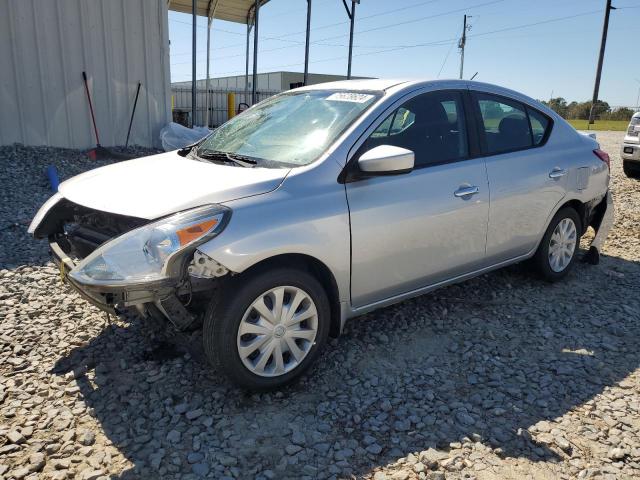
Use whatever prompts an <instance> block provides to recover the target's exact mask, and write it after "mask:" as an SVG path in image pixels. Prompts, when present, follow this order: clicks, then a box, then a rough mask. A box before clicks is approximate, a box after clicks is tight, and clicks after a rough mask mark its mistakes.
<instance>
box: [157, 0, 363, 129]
mask: <svg viewBox="0 0 640 480" xmlns="http://www.w3.org/2000/svg"><path fill="white" fill-rule="evenodd" d="M302 1H304V0H302ZM268 2H269V0H167V3H168V8H169V10H173V11H176V12H182V13H191V15H192V36H193V39H192V47H191V48H192V54H191V63H192V66H191V75H192V78H191V111H192V112H193V114H192V115H191V118H192V120H191V122H192V123H193V119H194V118H195V111H196V19H197V17H198V16H202V17H207V19H208V21H207V67H206V68H207V73H206V75H207V82H206V89H207V96H206V98H207V112H208V111H209V63H210V60H209V57H210V48H211V24H212V23H213V20H214V19H218V20H226V21H229V22H235V23H242V24H245V25H247V48H246V60H245V88H247V85H248V84H249V82H248V81H249V38H250V36H251V30H252V29H253V79H252V82H251V103H252V104H253V103H255V102H256V88H257V86H256V84H257V79H258V38H259V37H258V26H259V18H260V15H259V14H260V8H261V7H262V6H264V5H265V4H266V3H268ZM306 2H307V25H306V37H305V38H306V40H305V54H304V83H305V85H306V83H307V77H308V74H309V38H310V31H311V2H312V0H306ZM347 2H349V3H351V9H349V8H348V6H347ZM342 3H343V4H344V7H345V9H346V11H347V16H348V17H349V19H350V24H351V25H350V31H349V57H348V58H349V60H348V66H347V78H351V54H352V51H353V29H354V23H355V7H356V3H360V0H342Z"/></svg>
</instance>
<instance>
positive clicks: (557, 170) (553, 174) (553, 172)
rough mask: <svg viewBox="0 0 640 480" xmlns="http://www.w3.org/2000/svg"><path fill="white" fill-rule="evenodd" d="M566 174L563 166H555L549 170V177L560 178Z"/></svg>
mask: <svg viewBox="0 0 640 480" xmlns="http://www.w3.org/2000/svg"><path fill="white" fill-rule="evenodd" d="M566 174H567V170H566V169H564V168H559V167H556V168H554V169H553V170H551V171H550V172H549V178H560V177H564V176H565V175H566Z"/></svg>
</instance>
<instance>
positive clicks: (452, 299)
mask: <svg viewBox="0 0 640 480" xmlns="http://www.w3.org/2000/svg"><path fill="white" fill-rule="evenodd" d="M523 270H524V269H523V267H518V266H516V267H512V268H508V269H506V270H502V271H498V272H495V273H493V274H489V275H485V276H482V277H480V278H478V279H475V280H472V281H469V282H466V283H463V284H460V285H456V286H452V287H448V288H445V289H442V290H439V291H438V292H435V293H434V294H431V295H427V296H424V297H420V298H418V299H415V300H412V301H407V302H404V303H402V304H399V305H396V306H394V307H390V308H387V309H384V310H381V311H378V312H375V313H373V314H369V315H367V316H366V317H365V318H363V319H361V320H356V321H353V322H351V323H350V324H349V325H348V327H347V331H346V332H345V335H344V336H343V337H341V339H340V340H339V342H338V344H337V345H336V344H335V342H334V344H332V345H329V346H328V348H327V350H326V352H325V353H324V355H323V356H322V358H321V359H320V361H319V364H318V366H317V367H316V368H315V369H313V370H312V372H311V373H310V374H308V375H306V376H305V378H303V379H302V381H301V382H299V383H298V384H296V385H294V386H292V387H290V388H287V389H285V390H283V391H281V392H275V393H270V394H259V395H258V394H256V395H248V394H246V393H243V392H241V391H239V390H237V389H235V388H234V387H232V386H230V385H229V384H228V382H227V381H226V380H224V379H223V378H220V377H218V375H217V374H216V373H215V372H212V371H211V370H210V369H209V367H208V366H207V365H204V364H203V363H200V362H195V361H193V360H190V359H188V358H184V357H176V355H173V354H171V355H167V356H162V355H160V356H156V357H153V355H152V356H149V354H148V353H147V352H146V351H148V350H151V348H152V347H153V346H154V345H155V344H152V343H149V339H148V331H147V329H146V327H145V326H144V325H142V323H141V322H136V321H134V322H132V323H131V324H130V325H129V326H127V327H126V328H120V327H110V328H107V329H105V330H104V331H103V332H102V333H101V334H100V335H99V336H98V337H97V338H95V339H94V340H93V341H92V342H91V343H90V344H89V345H87V346H84V347H81V348H78V349H76V350H75V351H73V353H72V354H71V355H70V356H68V357H66V358H62V359H60V360H59V361H58V362H57V364H56V370H55V371H56V372H57V373H63V372H68V371H71V370H74V369H75V370H76V371H77V372H78V373H79V377H78V379H77V382H78V385H79V386H80V390H81V394H82V396H83V397H84V400H85V402H86V403H87V404H88V405H89V406H90V407H92V408H93V409H94V411H95V416H96V418H97V419H98V420H99V421H100V422H101V424H102V428H103V430H104V433H105V434H106V435H107V437H108V438H109V439H110V440H111V441H112V442H113V443H114V444H115V445H116V446H117V448H119V450H120V451H121V452H122V454H123V455H124V456H126V457H127V458H128V459H129V460H130V461H131V462H133V463H134V465H135V466H134V468H133V469H131V470H129V471H127V472H125V473H123V474H122V476H121V478H140V477H142V478H150V476H151V477H153V476H154V475H160V476H162V477H163V478H168V477H175V478H177V477H183V476H184V474H187V473H191V472H192V471H193V472H195V473H197V474H207V473H208V475H209V476H210V477H211V476H212V477H215V478H219V477H220V476H222V475H224V474H227V475H229V474H230V475H233V476H235V477H236V478H254V477H255V478H267V477H269V476H270V475H271V474H273V475H274V477H273V478H300V477H302V476H308V477H310V478H316V477H322V478H326V477H330V476H332V475H334V476H338V477H340V478H343V477H346V476H348V475H349V474H353V475H356V476H359V475H364V474H367V473H368V472H370V471H371V470H372V469H373V468H375V467H376V466H381V465H386V464H387V463H389V462H392V461H395V460H397V459H398V458H399V457H402V456H406V455H407V454H409V453H410V452H420V451H424V450H427V449H429V448H435V449H440V450H448V449H449V448H450V444H451V443H452V442H459V441H461V440H463V439H464V438H465V437H468V438H471V439H472V440H473V441H481V442H482V443H484V444H485V445H488V446H490V447H492V448H494V449H498V450H497V453H499V454H501V455H503V456H510V457H526V458H528V459H531V460H533V461H540V460H546V461H549V460H551V461H553V460H555V459H559V458H561V457H563V456H565V455H566V454H570V453H571V450H572V449H573V448H576V446H575V445H573V444H571V443H570V442H569V441H567V439H566V438H564V437H563V435H564V433H563V432H564V430H563V431H559V430H558V431H554V430H553V427H549V426H544V425H545V424H540V423H539V422H541V421H543V420H553V419H555V418H557V417H560V416H563V415H565V414H567V413H568V412H570V411H571V410H572V409H574V408H575V407H577V406H579V405H581V404H583V403H584V402H586V401H588V400H590V399H592V398H593V397H594V396H595V395H597V394H599V393H601V392H602V391H603V389H605V388H606V387H607V386H610V385H614V384H616V383H617V382H619V381H620V380H622V379H624V378H625V377H626V376H627V375H628V374H629V373H630V372H632V371H633V370H634V369H636V368H638V366H639V365H640V352H639V351H638V348H637V345H638V342H639V340H640V324H639V323H640V322H638V321H637V320H638V315H637V313H638V308H640V307H639V306H638V303H637V301H636V300H634V301H633V302H634V303H632V304H631V305H635V307H633V306H628V305H625V303H626V302H625V299H624V294H620V293H619V292H620V291H624V288H623V287H625V288H627V292H628V291H629V289H628V287H629V286H631V285H633V284H637V281H638V278H639V277H640V268H639V265H638V264H637V263H634V262H628V261H625V260H622V259H619V258H611V257H604V258H603V262H602V264H601V265H600V266H599V267H595V268H593V267H588V266H584V265H578V266H577V268H576V270H575V273H573V274H572V275H571V277H570V278H569V279H568V280H567V281H566V282H564V283H558V284H553V285H549V284H544V283H542V282H539V281H537V280H535V279H531V278H530V276H529V275H528V274H526V273H524V271H523ZM514 285H517V287H514ZM634 313H635V315H634ZM145 335H146V336H147V337H145ZM143 338H145V339H144V340H141V339H143ZM145 342H146V343H145ZM173 353H175V352H173ZM86 369H88V370H94V371H95V379H94V380H93V382H90V381H89V380H88V379H87V377H86V376H84V375H83V373H82V372H83V371H85V370H86ZM536 424H538V425H537V426H536V428H537V431H538V432H545V433H546V436H547V437H548V441H546V442H545V443H544V444H543V443H536V442H535V441H533V440H532V439H531V436H530V434H529V432H527V429H528V428H529V427H531V426H533V425H536ZM173 432H177V433H173ZM262 475H264V476H262Z"/></svg>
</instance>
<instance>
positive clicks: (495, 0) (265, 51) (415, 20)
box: [171, 0, 506, 65]
mask: <svg viewBox="0 0 640 480" xmlns="http://www.w3.org/2000/svg"><path fill="white" fill-rule="evenodd" d="M435 1H439V0H429V1H427V2H422V3H420V4H415V5H413V6H412V8H413V7H415V6H421V5H424V4H426V3H433V2H435ZM504 1H506V0H491V1H489V2H484V3H479V4H476V5H471V6H469V7H465V8H458V9H455V10H449V11H446V12H441V13H437V14H434V15H427V16H425V17H420V18H416V19H411V20H405V21H402V22H395V23H390V24H386V25H381V26H378V27H374V28H370V29H368V30H361V31H359V32H358V34H362V33H367V32H372V31H377V30H382V29H386V28H392V27H396V26H399V25H406V24H409V23H415V22H421V21H424V20H430V19H433V18H439V17H443V16H446V15H451V14H454V13H459V12H461V11H464V10H468V9H473V8H480V7H484V6H488V5H493V4H496V3H501V2H504ZM406 8H409V7H405V9H406ZM388 13H393V12H391V11H389V12H382V13H378V14H374V15H369V16H368V17H362V18H371V17H372V16H381V15H386V14H388ZM182 23H186V22H182ZM340 23H348V22H340ZM291 35H293V34H288V36H291ZM343 36H344V35H336V36H332V37H326V38H321V39H319V40H316V41H314V42H311V43H312V44H313V45H323V46H330V47H346V45H343V44H342V45H340V44H339V45H336V44H330V43H322V42H325V41H327V40H335V39H337V38H342V37H343ZM282 37H283V36H280V37H262V38H269V39H272V40H279V41H284V40H282ZM288 41H289V42H291V43H296V44H298V45H304V43H303V42H297V41H294V40H288ZM354 46H356V45H354ZM357 47H358V48H384V47H375V46H370V47H366V46H362V45H357ZM392 47H393V48H413V45H394V46H392ZM287 48H291V47H290V46H283V47H276V48H271V49H267V50H262V53H268V52H275V51H279V50H286V49H287ZM244 55H245V54H244V53H239V54H234V55H227V56H223V57H217V59H218V60H221V59H226V58H236V57H243V56H244ZM188 63H191V62H180V63H172V64H171V65H186V64H188Z"/></svg>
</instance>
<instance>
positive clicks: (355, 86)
mask: <svg viewBox="0 0 640 480" xmlns="http://www.w3.org/2000/svg"><path fill="white" fill-rule="evenodd" d="M408 82H409V80H407V79H389V78H363V79H358V80H339V81H337V82H326V83H317V84H315V85H309V86H307V87H301V88H298V89H296V90H377V91H380V90H388V89H389V88H391V87H395V86H396V85H400V84H402V83H408Z"/></svg>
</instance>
